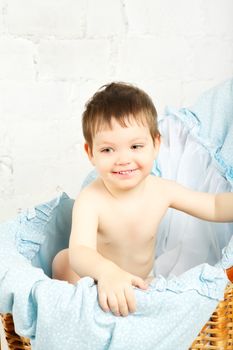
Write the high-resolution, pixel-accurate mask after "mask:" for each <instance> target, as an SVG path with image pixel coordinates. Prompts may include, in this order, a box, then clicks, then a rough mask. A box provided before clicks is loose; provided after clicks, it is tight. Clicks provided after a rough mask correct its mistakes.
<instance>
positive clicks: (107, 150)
mask: <svg viewBox="0 0 233 350" xmlns="http://www.w3.org/2000/svg"><path fill="white" fill-rule="evenodd" d="M101 152H102V153H111V152H113V149H112V148H111V147H106V148H103V149H102V150H101Z"/></svg>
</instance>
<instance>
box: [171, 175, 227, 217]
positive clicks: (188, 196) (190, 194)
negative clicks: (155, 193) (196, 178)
mask: <svg viewBox="0 0 233 350" xmlns="http://www.w3.org/2000/svg"><path fill="white" fill-rule="evenodd" d="M167 193H168V197H169V202H170V205H169V206H170V207H171V208H174V209H178V210H181V211H183V212H186V213H187V214H190V215H193V216H196V217H198V218H200V219H203V220H207V221H217V222H229V221H233V193H230V192H228V193H219V194H211V193H205V192H197V191H193V190H190V189H188V188H186V187H184V186H181V185H179V184H177V183H176V182H174V181H168V186H167Z"/></svg>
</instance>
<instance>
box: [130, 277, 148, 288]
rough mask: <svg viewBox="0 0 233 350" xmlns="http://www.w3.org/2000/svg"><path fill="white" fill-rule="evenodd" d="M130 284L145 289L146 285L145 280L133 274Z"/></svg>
mask: <svg viewBox="0 0 233 350" xmlns="http://www.w3.org/2000/svg"><path fill="white" fill-rule="evenodd" d="M132 285H133V286H135V287H138V288H141V289H147V288H148V285H147V283H146V282H144V281H143V279H142V278H140V277H137V276H133V278H132Z"/></svg>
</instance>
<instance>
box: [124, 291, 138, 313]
mask: <svg viewBox="0 0 233 350" xmlns="http://www.w3.org/2000/svg"><path fill="white" fill-rule="evenodd" d="M125 298H126V301H127V305H128V309H129V312H135V311H136V299H135V294H134V291H133V289H132V287H131V286H129V287H126V288H125Z"/></svg>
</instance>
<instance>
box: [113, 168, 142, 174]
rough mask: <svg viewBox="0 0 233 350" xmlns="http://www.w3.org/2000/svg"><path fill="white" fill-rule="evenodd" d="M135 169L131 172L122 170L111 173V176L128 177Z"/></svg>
mask: <svg viewBox="0 0 233 350" xmlns="http://www.w3.org/2000/svg"><path fill="white" fill-rule="evenodd" d="M136 170H137V169H132V170H122V171H113V174H119V175H129V174H132V173H133V172H134V171H136Z"/></svg>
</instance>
